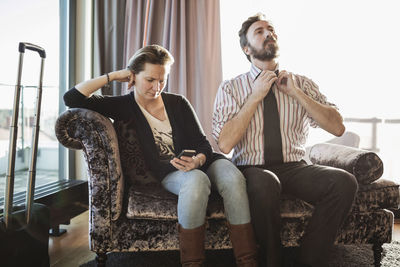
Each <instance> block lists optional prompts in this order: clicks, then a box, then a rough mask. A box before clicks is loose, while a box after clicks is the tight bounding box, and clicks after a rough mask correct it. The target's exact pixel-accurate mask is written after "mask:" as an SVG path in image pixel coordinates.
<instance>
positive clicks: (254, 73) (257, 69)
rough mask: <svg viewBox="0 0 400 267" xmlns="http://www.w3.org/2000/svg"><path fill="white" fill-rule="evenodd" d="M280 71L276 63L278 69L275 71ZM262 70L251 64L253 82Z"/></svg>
mask: <svg viewBox="0 0 400 267" xmlns="http://www.w3.org/2000/svg"><path fill="white" fill-rule="evenodd" d="M276 70H279V63H276V67H275V69H274V71H276ZM261 71H262V70H261V69H259V68H257V67H256V66H255V65H253V64H251V67H250V78H251V80H252V81H253V82H254V80H255V78H256V77H257V76H258V74H260V72H261Z"/></svg>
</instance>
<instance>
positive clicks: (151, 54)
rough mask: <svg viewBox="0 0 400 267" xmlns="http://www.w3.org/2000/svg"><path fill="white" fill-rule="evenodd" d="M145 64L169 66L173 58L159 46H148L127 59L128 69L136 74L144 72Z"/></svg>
mask: <svg viewBox="0 0 400 267" xmlns="http://www.w3.org/2000/svg"><path fill="white" fill-rule="evenodd" d="M146 63H151V64H158V65H163V66H170V65H172V64H173V63H174V57H173V56H172V55H171V53H170V52H169V51H168V50H167V49H165V48H164V47H162V46H160V45H148V46H145V47H143V48H140V49H139V50H138V51H136V53H135V54H134V55H133V56H132V57H131V59H129V63H128V69H130V70H131V71H133V72H134V73H136V74H137V73H139V72H141V71H142V70H144V65H145V64H146Z"/></svg>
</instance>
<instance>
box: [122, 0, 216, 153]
mask: <svg viewBox="0 0 400 267" xmlns="http://www.w3.org/2000/svg"><path fill="white" fill-rule="evenodd" d="M146 3H147V0H127V1H126V9H125V14H124V17H125V37H124V40H125V42H124V44H125V46H124V63H125V65H126V64H127V62H128V60H129V58H130V57H131V56H132V55H133V54H134V52H135V51H136V50H137V49H139V48H141V47H142V44H143V30H144V28H145V27H144V22H145V16H146ZM219 12H220V10H219V1H209V0H196V1H187V0H152V1H150V5H149V17H148V27H147V29H148V31H147V40H146V43H147V44H159V45H162V46H164V47H165V48H167V49H168V50H169V51H170V52H171V53H172V55H173V56H174V58H175V64H174V65H173V66H172V69H171V73H170V76H169V82H168V87H167V88H166V90H167V91H169V92H173V93H179V94H183V95H185V96H186V97H187V98H188V99H189V101H190V102H191V103H192V105H193V107H194V109H195V110H196V113H197V115H198V117H199V119H200V122H201V124H202V126H203V129H204V131H205V133H206V135H207V136H208V139H209V140H210V142H212V143H213V138H212V137H211V118H212V110H213V103H214V97H215V94H216V91H217V89H218V86H219V84H220V82H221V81H222V63H221V37H220V15H219ZM213 146H214V147H215V148H216V146H215V145H214V144H213Z"/></svg>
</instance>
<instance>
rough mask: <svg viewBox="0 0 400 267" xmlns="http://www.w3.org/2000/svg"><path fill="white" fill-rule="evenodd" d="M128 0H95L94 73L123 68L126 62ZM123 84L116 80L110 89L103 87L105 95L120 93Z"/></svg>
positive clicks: (98, 74) (97, 74) (98, 73)
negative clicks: (126, 12)
mask: <svg viewBox="0 0 400 267" xmlns="http://www.w3.org/2000/svg"><path fill="white" fill-rule="evenodd" d="M125 6H126V0H118V1H114V0H95V1H93V11H94V12H93V13H94V16H93V17H94V23H93V24H94V31H93V75H94V77H97V76H100V75H103V74H104V73H108V72H111V71H114V70H119V69H122V68H124V67H126V66H125V63H124V43H125V41H124V38H125V35H124V31H125ZM121 88H122V87H121V84H120V83H117V82H114V83H113V84H112V86H111V88H110V90H106V89H105V88H102V91H101V93H102V94H103V95H120V94H121V91H122V90H121Z"/></svg>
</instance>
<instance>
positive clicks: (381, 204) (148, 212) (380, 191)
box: [126, 179, 400, 220]
mask: <svg viewBox="0 0 400 267" xmlns="http://www.w3.org/2000/svg"><path fill="white" fill-rule="evenodd" d="M177 201H178V197H177V196H176V195H174V194H172V193H170V192H168V191H167V190H165V189H164V188H162V187H161V186H160V185H159V184H153V185H151V186H149V185H147V186H144V185H133V186H131V187H130V188H129V201H128V208H127V213H126V216H127V218H129V219H150V220H177ZM399 205H400V195H399V185H398V184H396V183H394V182H392V181H388V180H384V179H379V180H378V181H375V182H373V183H371V184H369V185H361V186H360V188H359V191H358V193H357V195H356V198H355V201H354V204H353V207H352V211H351V212H369V211H371V210H378V209H390V208H393V209H397V208H398V207H399ZM280 209H281V217H282V218H300V217H310V216H311V215H312V212H313V206H312V205H310V204H308V203H306V202H304V201H301V200H299V199H296V198H293V197H290V196H287V195H283V196H282V199H281V204H280ZM207 218H208V219H224V218H225V215H224V207H223V203H222V198H221V197H220V196H219V194H218V193H217V192H216V191H214V190H212V193H211V195H210V198H209V201H208V207H207Z"/></svg>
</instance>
